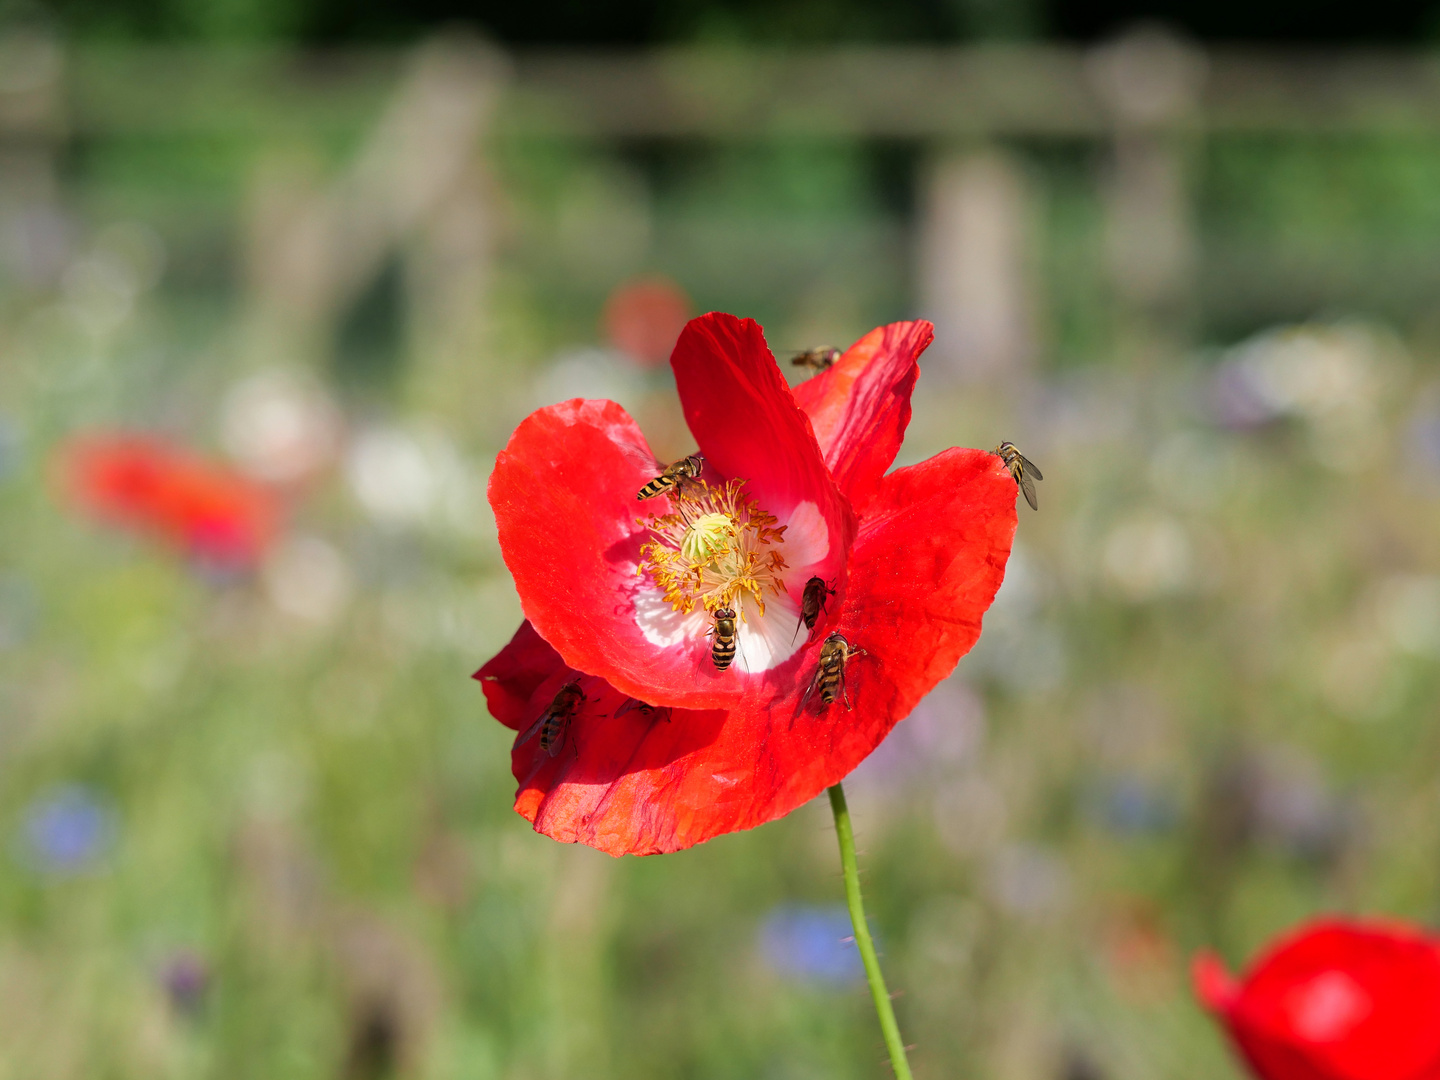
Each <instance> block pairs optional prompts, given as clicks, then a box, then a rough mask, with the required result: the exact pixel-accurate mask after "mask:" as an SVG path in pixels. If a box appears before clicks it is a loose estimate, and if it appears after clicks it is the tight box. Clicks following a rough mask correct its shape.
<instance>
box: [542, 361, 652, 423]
mask: <svg viewBox="0 0 1440 1080" xmlns="http://www.w3.org/2000/svg"><path fill="white" fill-rule="evenodd" d="M645 391H646V380H645V378H644V375H643V374H642V373H641V372H639V371H637V370H636V367H635V364H634V362H633V361H631V360H630V359H628V358H627V357H626V356H625V355H624V354H623V353H619V352H616V351H615V350H614V349H596V348H578V349H571V350H568V351H565V352H562V353H560V354H559V355H558V356H556V357H555V360H554V362H553V363H552V364H551V365H550V366H549V367H548V368H546V369H545V370H544V371H542V372H541V373H540V375H539V377H538V378H537V379H536V381H535V405H536V406H537V407H543V406H545V405H553V404H555V403H556V402H557V401H569V400H570V399H571V398H589V399H605V400H608V401H614V402H618V403H619V404H620V405H622V406H624V407H625V408H626V409H627V410H629V411H632V412H633V411H634V410H635V409H636V408H637V406H638V405H639V402H640V400H641V399H642V398H643V396H644V394H645Z"/></svg>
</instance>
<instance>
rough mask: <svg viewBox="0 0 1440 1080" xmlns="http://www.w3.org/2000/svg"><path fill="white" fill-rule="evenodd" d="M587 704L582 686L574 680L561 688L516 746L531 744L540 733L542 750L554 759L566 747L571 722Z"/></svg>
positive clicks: (517, 741)
mask: <svg viewBox="0 0 1440 1080" xmlns="http://www.w3.org/2000/svg"><path fill="white" fill-rule="evenodd" d="M584 703H585V695H584V694H583V693H582V692H581V690H580V684H579V683H578V682H576V681H574V680H571V681H570V682H568V683H566V684H565V685H564V686H562V687H560V689H559V690H558V691H556V693H555V699H554V700H553V701H551V702H550V707H549V708H548V709H546V710H545V712H544V713H542V714H541V716H540V719H539V720H536V721H535V723H533V724H531V725H530V726H529V727H528V728H526V729H525V733H524V734H523V735H521V736H520V738H519V739H517V740H516V741H515V745H516V746H519V745H520V744H521V743H525V742H529V741H530V739H531V738H533V737H534V735H535V733H536V732H537V731H538V732H539V733H540V749H541V750H544V751H545V753H547V754H549V755H550V756H551V757H554V756H555V755H556V754H558V753H560V750H561V748H562V747H563V746H564V745H565V736H566V735H567V734H568V733H569V731H570V721H571V720H573V719H575V713H576V712H577V711H578V710H579V708H580V706H581V705H583V704H584Z"/></svg>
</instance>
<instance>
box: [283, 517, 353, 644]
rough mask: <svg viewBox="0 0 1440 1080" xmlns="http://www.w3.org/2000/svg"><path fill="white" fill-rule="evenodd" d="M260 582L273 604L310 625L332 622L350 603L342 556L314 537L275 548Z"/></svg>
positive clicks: (350, 587) (347, 574) (347, 568)
mask: <svg viewBox="0 0 1440 1080" xmlns="http://www.w3.org/2000/svg"><path fill="white" fill-rule="evenodd" d="M261 581H262V583H263V584H264V587H265V593H266V595H267V596H268V597H269V598H270V602H271V603H272V604H274V605H275V606H276V607H277V608H279V609H280V610H281V611H283V612H285V614H287V615H293V616H295V617H296V618H297V619H302V620H304V621H306V622H313V623H328V622H333V621H334V620H335V619H336V618H337V617H338V616H339V615H340V613H341V612H342V611H343V610H344V608H345V605H346V603H348V602H349V600H350V594H351V592H352V590H353V584H354V581H353V576H352V574H351V572H350V566H349V564H348V563H347V562H346V560H345V556H344V555H342V554H341V553H340V552H339V551H338V550H337V549H336V548H335V547H334V546H333V545H332V544H329V543H326V542H325V541H324V540H321V539H319V538H318V537H313V536H307V537H295V538H293V539H291V540H287V541H286V542H285V543H283V544H280V545H279V546H277V547H276V548H275V550H274V551H272V552H271V553H270V554H269V555H268V556H267V557H266V559H265V563H264V565H263V566H262V567H261Z"/></svg>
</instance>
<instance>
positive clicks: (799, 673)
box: [486, 450, 1015, 855]
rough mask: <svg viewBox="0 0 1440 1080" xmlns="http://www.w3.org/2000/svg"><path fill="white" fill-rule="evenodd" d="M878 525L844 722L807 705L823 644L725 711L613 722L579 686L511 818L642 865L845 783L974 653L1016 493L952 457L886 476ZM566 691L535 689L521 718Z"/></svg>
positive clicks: (867, 540) (999, 475)
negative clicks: (566, 731) (558, 739)
mask: <svg viewBox="0 0 1440 1080" xmlns="http://www.w3.org/2000/svg"><path fill="white" fill-rule="evenodd" d="M874 512H875V516H874V518H873V520H868V521H866V522H864V523H862V527H861V530H860V534H859V536H858V537H857V540H856V545H855V548H854V552H853V555H852V559H851V567H850V581H851V591H850V595H849V597H848V598H847V602H846V605H845V610H844V612H842V613H840V614H839V618H838V620H837V622H836V624H835V625H837V626H838V627H839V628H840V629H841V630H842V631H843V632H844V633H845V634H846V636H847V637H848V639H849V640H850V641H851V642H852V644H854V645H856V646H857V647H860V648H863V649H865V650H866V652H867V654H868V655H866V656H863V657H858V658H857V659H855V660H853V661H851V665H850V668H849V679H848V682H849V692H850V697H851V699H852V700H853V701H854V710H853V711H850V710H847V709H846V708H845V707H844V706H843V704H842V703H841V702H840V701H836V702H835V703H834V704H832V705H831V706H829V707H828V708H825V707H823V706H822V705H821V703H820V701H819V698H818V696H815V695H812V696H811V697H810V698H809V700H808V701H804V700H803V699H804V697H805V691H806V689H807V686H808V684H809V682H810V679H811V677H812V676H813V673H814V670H815V664H816V661H817V659H818V654H819V650H820V640H819V636H818V635H817V637H816V640H814V641H813V642H812V643H811V644H810V646H809V647H808V648H807V649H806V650H804V651H803V653H802V654H801V655H802V657H803V659H802V661H801V663H800V664H799V665H798V666H796V667H791V668H784V669H780V671H779V672H777V673H776V674H775V678H773V679H772V680H769V681H767V682H766V683H765V684H764V685H763V686H762V687H760V688H759V689H757V690H755V691H754V692H752V693H750V694H747V695H746V696H745V698H744V699H743V700H742V701H740V702H737V703H736V704H734V705H733V706H732V707H731V708H730V709H728V710H727V711H720V710H714V711H692V710H684V709H674V710H672V711H671V712H670V713H669V714H668V718H662V717H660V716H653V715H652V716H648V717H647V716H644V715H642V714H641V713H639V712H638V711H636V710H630V711H625V712H622V711H621V705H622V704H623V703H624V699H625V694H624V693H622V692H619V691H615V690H613V689H610V688H609V687H607V686H605V685H604V683H603V682H602V681H601V680H599V679H582V681H581V685H582V687H584V688H585V690H586V694H587V696H588V697H589V699H590V700H587V702H586V704H585V706H584V708H583V709H582V710H581V712H580V714H579V715H578V716H577V718H576V720H575V721H574V724H573V725H572V729H571V734H570V740H569V744H568V745H567V747H565V748H564V749H562V751H561V752H560V753H558V754H557V755H555V756H554V757H551V756H549V755H545V754H543V753H542V752H541V751H540V750H539V748H538V746H537V745H535V744H534V743H533V742H531V743H527V744H522V745H521V746H518V747H516V749H515V753H514V757H513V766H514V769H515V775H516V778H517V779H519V780H520V782H521V790H520V793H519V795H518V796H517V800H516V809H517V810H518V811H519V812H520V813H522V814H524V815H525V816H526V817H527V818H529V819H530V820H531V821H533V822H534V824H535V827H536V829H538V830H539V831H541V832H544V833H546V834H548V835H550V836H552V837H554V838H555V839H557V840H564V841H570V842H577V841H578V842H580V843H585V844H589V845H591V846H593V847H597V848H599V849H601V850H603V851H608V852H610V853H612V854H617V855H618V854H624V853H633V854H649V853H655V852H662V851H674V850H677V849H680V848H685V847H689V846H691V845H693V844H697V843H700V842H702V841H704V840H708V839H710V838H711V837H714V836H717V835H719V834H721V833H725V832H731V831H734V830H736V829H746V828H750V827H753V826H755V825H759V824H761V823H763V822H766V821H769V820H772V819H774V818H776V817H780V816H781V815H783V814H786V813H788V812H789V811H791V810H793V809H794V808H795V807H797V806H799V805H800V804H801V803H804V802H806V801H808V800H809V799H810V798H812V797H814V796H815V795H817V794H818V793H819V792H820V791H821V790H823V789H824V788H825V787H826V786H828V785H830V784H833V783H835V782H836V781H837V780H840V779H842V778H843V777H844V776H845V775H846V774H847V773H849V772H850V770H851V769H853V768H854V767H855V766H856V765H858V764H859V763H860V761H861V760H863V759H864V758H865V757H866V755H868V754H869V753H870V752H871V751H872V750H873V749H874V748H875V747H876V746H877V745H878V744H879V742H880V740H881V739H883V738H884V737H885V735H886V734H887V733H888V732H889V730H890V729H891V728H892V727H893V726H894V724H895V723H896V722H898V721H899V720H900V719H902V718H903V717H904V716H905V715H907V714H908V713H909V711H910V710H911V709H912V708H913V707H914V705H915V703H916V702H917V701H918V700H919V699H920V698H921V697H922V696H923V695H924V694H925V693H926V692H928V691H929V690H930V689H931V688H932V687H933V686H934V685H935V683H936V682H937V681H938V680H939V679H941V678H943V677H944V676H945V675H948V674H949V673H950V671H951V670H952V669H953V667H954V666H955V663H956V662H957V661H958V660H959V658H960V656H961V655H963V654H964V653H965V652H966V651H967V650H968V649H969V648H970V646H971V645H972V644H973V643H974V641H975V638H976V636H977V635H978V634H979V631H980V620H981V616H982V614H983V613H984V611H985V609H986V608H987V607H988V606H989V604H990V601H991V600H992V599H993V597H994V594H995V591H996V589H998V588H999V585H1000V581H1001V578H1002V576H1003V573H1004V567H1005V561H1006V558H1007V556H1008V554H1009V550H1010V544H1011V541H1012V539H1013V536H1014V530H1015V483H1014V481H1013V480H1012V479H1011V478H1010V475H1009V473H1008V472H1007V471H1005V469H1004V467H1003V465H1001V463H1000V461H999V459H998V458H995V457H993V456H992V455H989V454H984V453H981V452H979V451H973V450H951V451H947V452H946V453H944V454H941V455H939V456H937V457H935V458H932V459H931V460H929V461H927V462H924V463H922V464H920V465H916V466H913V467H911V468H908V469H901V470H898V471H897V472H895V473H893V474H891V475H890V476H889V477H886V478H885V479H884V480H883V481H882V482H881V484H880V485H879V490H878V491H877V493H876V496H875V500H874ZM517 637H518V635H517ZM503 655H505V654H503V653H502V656H503ZM514 655H515V656H516V657H518V656H519V655H520V651H519V650H517V652H516V653H515V654H514ZM499 659H500V658H499V657H497V661H498V660H499ZM493 663H494V662H492V664H493ZM507 664H510V662H509V661H507ZM490 668H491V665H487V666H486V669H487V670H488V669H490ZM519 668H520V665H519V664H518V662H517V663H514V664H510V667H509V668H507V669H506V672H502V671H501V670H500V669H499V668H496V669H495V674H496V675H497V678H499V679H505V678H512V677H515V676H513V675H512V674H509V673H507V672H510V671H511V670H512V669H513V670H516V671H518V670H519ZM563 681H564V676H563V675H560V674H556V675H553V676H552V677H551V678H550V679H549V680H548V681H546V682H543V683H541V684H538V685H537V688H536V690H535V692H534V693H533V694H532V697H531V699H530V702H529V704H528V707H527V708H526V709H524V710H522V712H523V714H524V716H525V717H526V718H530V719H531V720H532V722H533V718H535V717H538V716H540V715H541V713H543V711H544V709H545V708H546V706H547V705H548V703H549V701H550V699H551V698H552V697H553V695H554V692H555V690H556V689H558V687H559V685H560V684H561V683H562V682H563ZM802 702H803V704H802ZM617 714H619V715H617Z"/></svg>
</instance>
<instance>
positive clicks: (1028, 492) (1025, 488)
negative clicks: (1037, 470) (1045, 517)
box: [1020, 472, 1040, 510]
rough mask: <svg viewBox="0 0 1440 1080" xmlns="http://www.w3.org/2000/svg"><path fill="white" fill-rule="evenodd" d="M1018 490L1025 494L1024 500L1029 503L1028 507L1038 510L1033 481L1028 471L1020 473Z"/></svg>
mask: <svg viewBox="0 0 1440 1080" xmlns="http://www.w3.org/2000/svg"><path fill="white" fill-rule="evenodd" d="M1035 479H1036V480H1038V479H1040V478H1039V477H1038V476H1037V477H1036V478H1035ZM1020 490H1021V492H1023V493H1024V495H1025V501H1026V502H1027V503H1029V504H1030V509H1031V510H1039V509H1040V506H1039V504H1038V503H1036V501H1035V483H1034V481H1033V480H1031V479H1030V474H1029V472H1022V473H1021V474H1020Z"/></svg>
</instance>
